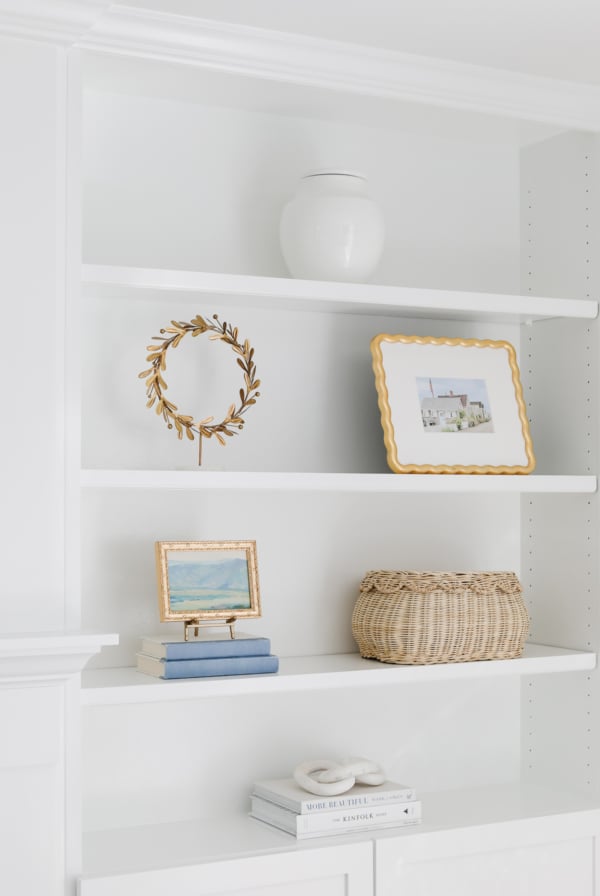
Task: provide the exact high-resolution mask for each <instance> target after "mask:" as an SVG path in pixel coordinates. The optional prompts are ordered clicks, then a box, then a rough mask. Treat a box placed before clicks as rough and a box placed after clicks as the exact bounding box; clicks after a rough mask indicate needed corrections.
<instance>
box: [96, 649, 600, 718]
mask: <svg viewBox="0 0 600 896" xmlns="http://www.w3.org/2000/svg"><path fill="white" fill-rule="evenodd" d="M595 666H596V654H595V653H592V652H586V651H578V650H567V649H565V648H561V647H549V646H547V645H543V644H526V645H525V650H524V653H523V655H522V656H521V657H519V658H518V659H514V660H488V661H483V662H474V663H448V664H436V665H430V666H397V665H392V664H389V663H380V662H378V661H377V660H365V659H362V657H360V656H359V655H358V654H357V653H349V654H332V655H326V656H306V657H287V658H282V659H281V660H280V667H279V672H278V673H276V674H269V675H232V676H228V677H227V676H225V677H218V678H203V679H202V678H195V679H182V680H176V681H163V680H162V679H159V678H154V677H153V676H151V675H143V674H142V673H140V672H137V670H136V669H135V668H121V669H95V670H90V671H88V672H85V673H84V676H83V690H82V698H81V699H82V702H83V704H84V705H87V706H97V705H106V704H123V703H154V702H162V701H171V700H186V699H194V698H203V697H225V696H231V695H233V696H237V695H240V694H273V693H292V692H297V691H307V690H321V689H324V688H346V687H378V686H381V685H386V684H390V685H400V684H412V683H415V682H425V681H451V680H458V679H465V678H490V677H498V676H506V675H537V674H544V673H555V672H573V671H584V670H589V669H593V668H595Z"/></svg>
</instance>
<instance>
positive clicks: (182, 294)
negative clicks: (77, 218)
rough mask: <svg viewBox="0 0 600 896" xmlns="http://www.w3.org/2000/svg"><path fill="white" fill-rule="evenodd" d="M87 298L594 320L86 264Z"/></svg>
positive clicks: (559, 306) (449, 298)
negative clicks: (204, 298)
mask: <svg viewBox="0 0 600 896" xmlns="http://www.w3.org/2000/svg"><path fill="white" fill-rule="evenodd" d="M82 279H83V291H84V295H85V296H88V297H89V296H95V297H99V298H112V299H120V300H124V299H128V298H146V299H162V300H163V301H164V300H178V301H193V302H196V303H197V302H198V298H199V297H200V296H203V295H209V296H211V297H212V296H219V299H220V301H221V302H225V304H230V305H235V304H240V302H243V303H244V304H245V303H247V299H248V298H251V299H252V302H253V307H262V308H265V309H268V310H270V311H277V310H285V311H290V310H296V311H327V312H334V313H341V314H369V315H374V316H381V315H386V316H394V317H396V316H402V317H408V318H418V317H424V318H438V319H447V320H478V321H503V322H507V323H508V322H510V323H529V322H533V321H536V320H544V319H548V318H556V317H560V318H562V317H570V318H582V319H586V320H590V319H593V318H595V317H597V315H598V303H597V302H596V301H593V300H591V299H566V298H565V299H562V298H542V297H539V296H519V295H498V294H490V293H475V292H462V291H457V290H442V289H420V288H413V287H402V286H380V285H375V284H364V283H335V282H329V281H313V280H293V279H291V278H284V277H255V276H250V275H243V274H221V273H204V272H195V271H169V270H159V269H153V268H127V267H110V266H105V265H92V264H86V265H83V270H82Z"/></svg>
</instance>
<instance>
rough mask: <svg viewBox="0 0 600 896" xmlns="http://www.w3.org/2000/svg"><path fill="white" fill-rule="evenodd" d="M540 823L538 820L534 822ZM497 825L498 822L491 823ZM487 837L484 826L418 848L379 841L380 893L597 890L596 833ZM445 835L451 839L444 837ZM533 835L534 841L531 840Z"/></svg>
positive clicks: (447, 895) (460, 895) (586, 895)
mask: <svg viewBox="0 0 600 896" xmlns="http://www.w3.org/2000/svg"><path fill="white" fill-rule="evenodd" d="M532 825H535V821H534V822H532ZM491 827H497V826H495V825H494V826H491ZM503 833H504V832H502V831H500V832H499V833H498V836H497V837H496V838H495V839H496V842H494V837H493V836H492V837H491V838H489V839H488V838H486V839H488V842H487V843H486V844H483V843H479V844H478V840H479V839H480V836H479V831H477V830H476V829H473V830H471V831H468V830H466V831H455V832H452V833H451V836H450V837H449V838H448V837H446V838H444V837H440V836H439V835H435V834H433V835H431V836H429V837H425V838H423V839H422V842H421V843H419V844H417V847H416V848H413V844H411V843H409V841H406V842H404V843H403V842H402V841H401V840H400V839H395V840H392V839H390V840H384V841H378V842H377V843H376V845H375V846H376V882H377V883H376V896H407V894H410V896H564V894H565V893H573V894H575V893H576V894H577V896H594V894H596V892H597V890H596V888H595V882H594V855H595V851H596V848H597V842H596V838H595V837H593V836H588V837H581V838H579V837H577V838H573V839H571V837H570V836H569V834H568V833H565V839H556V840H548V841H546V842H537V843H536V842H535V840H536V839H537V838H536V837H535V834H533V836H529V835H528V834H527V833H526V832H524V831H522V832H521V833H522V834H523V836H522V838H521V842H519V837H518V835H517V836H509V837H507V836H503ZM444 839H446V840H447V841H449V842H446V843H444V842H443V841H444ZM528 841H529V842H528Z"/></svg>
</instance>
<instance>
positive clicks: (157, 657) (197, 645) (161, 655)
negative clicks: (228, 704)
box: [137, 632, 279, 678]
mask: <svg viewBox="0 0 600 896" xmlns="http://www.w3.org/2000/svg"><path fill="white" fill-rule="evenodd" d="M137 668H138V671H139V672H143V673H144V674H145V675H154V677H155V678H213V677H215V676H219V675H264V674H266V673H272V672H277V670H278V669H279V658H278V657H276V656H273V654H271V642H270V640H269V638H263V637H257V636H254V635H246V634H243V633H242V632H236V634H235V637H234V638H232V637H231V635H230V634H229V632H227V633H225V634H218V633H217V634H210V635H209V634H204V633H201V634H200V636H199V637H198V638H191V639H190V640H189V641H186V640H184V637H183V635H182V636H181V637H168V638H161V637H160V636H158V637H146V638H142V648H141V651H140V653H138V654H137Z"/></svg>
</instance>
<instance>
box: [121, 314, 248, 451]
mask: <svg viewBox="0 0 600 896" xmlns="http://www.w3.org/2000/svg"><path fill="white" fill-rule="evenodd" d="M212 319H213V321H214V323H212V322H207V321H206V320H204V318H203V317H201V316H200V315H199V314H197V315H196V317H194V318H193V319H192V320H191V321H190V322H189V323H187V322H185V321H177V320H172V321H171V326H170V327H164V328H163V329H161V331H160V333H161V335H160V336H153V337H152V339H153V340H155V341H156V342H157V344H156V345H149V346H147V350H148V351H149V352H150V354H149V355H148V357H147V358H146V361H150V362H151V367H150V368H149V369H148V370H142V372H141V373H140V374H139V378H140V379H145V380H146V395H147V397H148V401H147V402H146V407H147V408H151V407H155V411H156V414H157V415H158V416H162V418H163V420H164V421H165V423H166V424H167V426H168V428H169V429H173V428H174V429H175V430H176V431H177V438H178V439H183V435H184V433H185V435H186V436H187V438H188V439H190V441H192V442H193V441H194V433H196V434H197V435H198V440H199V446H198V464H201V463H202V437H203V436H204V437H205V438H207V439H210V438H212V436H214V437H215V438H216V440H217V441H218V442H219V443H220V444H221V445H225V444H227V443H226V438H225V437H230V436H234V435H237V433H238V432H239V431H240V430H242V429H243V428H244V419H243V415H244V413H245V412H246V411H247V410H248V408H249V407H251V406H252V405H253V404H256V399H257V398H258V397H259V396H260V392H259V391H258V388H259V386H260V380H257V379H256V365H255V363H254V349H253V348H252V347H251V345H250V343H249V342H248V340H247V339H246V340H244V342H243V343H242V342H239V341H238V328H237V327H234V326H232V325H231V324H229V323H227V321H223V322H222V323H221V321H220V320H219V317H218V315H217V314H213V316H212ZM188 333H191V334H192V336H200V335H201V334H202V333H211V335H210V336H209V337H208V338H209V339H211V340H215V341H216V340H221V341H222V342H225V343H226V345H230V346H231V348H232V349H233V351H234V352H235V354H236V355H238V358H237V363H238V364H239V366H240V367H241V368H242V370H243V372H244V388H242V389H240V393H239V405H238V404H237V399H236V401H235V402H234V403H233V404H231V405H230V406H229V410H228V411H227V414H226V416H225V417H224V419H223V420H222V421H221V422H220V423H213V422H212V421H213V420H214V417H205V418H204V419H203V420H199V421H198V422H197V423H194V418H193V417H190V416H189V415H187V414H181V413H180V412H179V410H178V408H177V405H175V404H173V402H171V401H169V400H168V398H166V397H165V391H166V389H167V388H168V386H167V383H166V382H165V379H164V377H163V375H162V374H163V373H164V372H165V370H166V369H167V360H166V358H167V352H168V350H169V349H170V348H177V346H178V345H179V344H180V342H181V340H182V339H183V337H184V336H186V335H187V334H188ZM167 334H168V335H167ZM236 405H237V406H236Z"/></svg>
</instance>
